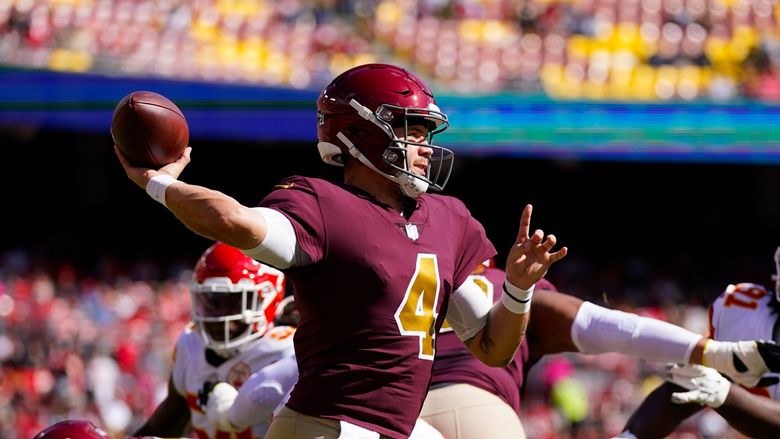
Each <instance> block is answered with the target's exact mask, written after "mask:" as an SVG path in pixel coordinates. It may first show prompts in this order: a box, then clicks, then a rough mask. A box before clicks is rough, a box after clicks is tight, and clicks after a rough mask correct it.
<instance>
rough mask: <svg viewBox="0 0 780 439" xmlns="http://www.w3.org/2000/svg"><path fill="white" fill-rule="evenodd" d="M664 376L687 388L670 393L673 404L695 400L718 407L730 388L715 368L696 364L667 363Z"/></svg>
mask: <svg viewBox="0 0 780 439" xmlns="http://www.w3.org/2000/svg"><path fill="white" fill-rule="evenodd" d="M664 378H665V379H666V380H667V381H669V382H671V383H674V384H677V385H678V386H680V387H682V388H685V389H688V392H676V393H672V402H673V403H675V404H687V403H690V402H695V403H697V404H700V405H706V406H709V407H712V408H716V407H720V406H721V405H723V403H724V402H725V401H726V397H727V396H728V395H729V390H730V389H731V382H730V381H729V380H727V379H726V378H724V377H723V375H721V374H719V373H718V371H717V370H715V369H712V368H710V367H705V366H701V365H698V364H686V365H681V364H669V365H667V366H666V371H665V372H664Z"/></svg>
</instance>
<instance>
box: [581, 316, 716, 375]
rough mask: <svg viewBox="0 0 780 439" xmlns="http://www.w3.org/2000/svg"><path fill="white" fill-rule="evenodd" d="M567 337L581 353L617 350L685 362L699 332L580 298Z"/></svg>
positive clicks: (635, 354)
mask: <svg viewBox="0 0 780 439" xmlns="http://www.w3.org/2000/svg"><path fill="white" fill-rule="evenodd" d="M571 339H572V341H573V342H574V345H575V346H577V349H579V351H580V352H582V353H583V354H602V353H605V352H619V353H622V354H627V355H634V356H636V357H640V358H644V359H646V360H654V361H660V362H664V363H687V362H688V359H689V357H690V355H691V351H693V348H694V347H695V346H696V343H697V342H698V341H699V339H701V335H699V334H694V333H693V332H691V331H688V330H687V329H684V328H681V327H679V326H676V325H673V324H671V323H667V322H664V321H662V320H657V319H651V318H649V317H641V316H638V315H636V314H630V313H626V312H623V311H616V310H614V309H607V308H603V307H600V306H598V305H594V304H593V303H590V302H584V303H583V304H582V306H580V309H579V310H578V311H577V315H576V317H574V322H572V325H571Z"/></svg>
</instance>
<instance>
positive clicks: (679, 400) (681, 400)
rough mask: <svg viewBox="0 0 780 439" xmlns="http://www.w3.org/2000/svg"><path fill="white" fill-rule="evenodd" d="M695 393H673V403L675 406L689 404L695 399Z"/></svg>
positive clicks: (693, 391)
mask: <svg viewBox="0 0 780 439" xmlns="http://www.w3.org/2000/svg"><path fill="white" fill-rule="evenodd" d="M695 392H696V391H695V390H692V391H690V392H677V393H672V402H673V403H675V404H688V403H689V402H691V401H693V400H694V399H695V397H694V393H695Z"/></svg>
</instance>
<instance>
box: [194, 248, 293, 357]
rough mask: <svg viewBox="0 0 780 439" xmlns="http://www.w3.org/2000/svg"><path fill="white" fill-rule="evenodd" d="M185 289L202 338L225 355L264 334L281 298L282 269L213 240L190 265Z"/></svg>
mask: <svg viewBox="0 0 780 439" xmlns="http://www.w3.org/2000/svg"><path fill="white" fill-rule="evenodd" d="M190 294H191V296H192V319H193V321H194V322H195V323H197V325H198V329H199V331H200V334H201V336H202V337H203V340H204V343H205V344H206V346H207V347H209V348H211V349H213V350H214V351H216V352H217V353H220V354H225V353H226V354H228V355H229V354H230V353H232V352H234V351H235V349H237V348H239V347H240V346H242V345H243V344H245V343H247V342H248V341H251V340H254V339H257V338H260V337H262V336H263V334H265V330H266V328H267V326H268V322H273V320H274V317H275V315H276V308H277V306H278V305H279V302H281V300H282V299H283V298H284V274H283V273H282V272H281V271H279V270H277V269H275V268H273V267H269V266H267V265H264V264H261V263H260V262H257V261H256V260H254V259H252V258H250V257H249V256H246V255H245V254H243V253H242V252H241V250H239V249H237V248H235V247H231V246H229V245H227V244H223V243H221V242H218V243H215V244H214V245H212V246H211V247H209V248H208V249H207V250H206V251H205V252H204V253H203V256H201V258H200V260H199V261H198V263H197V264H196V265H195V272H194V273H193V277H192V283H191V284H190Z"/></svg>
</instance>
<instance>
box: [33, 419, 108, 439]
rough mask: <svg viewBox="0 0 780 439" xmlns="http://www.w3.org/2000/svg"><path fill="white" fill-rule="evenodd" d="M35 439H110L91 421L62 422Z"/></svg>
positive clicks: (50, 427) (37, 435) (39, 434)
mask: <svg viewBox="0 0 780 439" xmlns="http://www.w3.org/2000/svg"><path fill="white" fill-rule="evenodd" d="M34 439H110V438H109V436H108V434H106V432H105V431H103V430H101V429H100V428H99V427H97V426H96V425H95V424H93V423H92V422H91V421H86V420H72V421H60V422H58V423H56V424H53V425H51V426H49V428H47V429H45V430H43V431H42V432H40V433H38V434H36V435H35V438H34Z"/></svg>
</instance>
